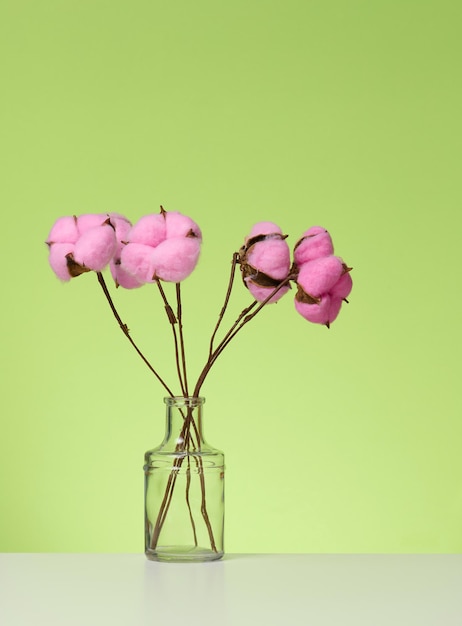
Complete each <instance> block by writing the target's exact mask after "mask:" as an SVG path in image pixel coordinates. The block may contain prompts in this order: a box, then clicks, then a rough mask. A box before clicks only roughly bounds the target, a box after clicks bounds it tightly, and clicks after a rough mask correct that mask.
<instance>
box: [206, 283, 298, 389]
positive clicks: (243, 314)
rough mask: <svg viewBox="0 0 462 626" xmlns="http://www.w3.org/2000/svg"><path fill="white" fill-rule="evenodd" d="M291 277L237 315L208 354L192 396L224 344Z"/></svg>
mask: <svg viewBox="0 0 462 626" xmlns="http://www.w3.org/2000/svg"><path fill="white" fill-rule="evenodd" d="M293 278H294V275H293V274H292V273H290V274H289V275H288V276H287V277H286V278H285V279H284V280H282V281H281V282H280V283H279V284H278V285H277V286H276V287H275V288H274V289H273V291H272V292H271V293H270V294H269V296H268V297H267V298H265V300H263V301H262V302H260V304H259V306H258V307H257V308H256V309H255V311H253V313H250V311H251V310H252V309H253V308H254V307H255V306H256V305H257V304H258V301H257V300H255V301H254V302H253V303H252V304H251V305H250V306H248V307H247V308H245V309H244V310H243V311H241V313H240V315H239V317H238V318H237V320H236V321H235V322H234V324H233V326H231V328H230V330H229V331H228V332H227V333H226V335H225V336H224V338H223V339H222V340H221V342H220V343H219V344H218V346H217V347H216V349H215V350H214V351H213V352H212V353H211V354H210V355H209V358H208V360H207V363H206V364H205V365H204V368H203V369H202V372H201V373H200V375H199V378H198V380H197V383H196V386H195V388H194V396H196V397H197V396H198V395H199V393H200V389H201V387H202V385H203V383H204V380H205V378H206V377H207V375H208V373H209V372H210V370H211V368H212V365H213V364H214V363H215V361H216V360H217V358H218V357H219V356H220V354H221V353H222V352H223V350H224V349H225V348H226V346H227V345H228V344H229V343H230V341H231V340H232V339H233V338H234V337H235V336H236V335H237V333H238V332H239V331H240V330H241V329H242V328H243V327H244V326H245V324H247V323H248V322H250V320H252V319H253V318H254V317H255V316H256V315H257V313H259V312H260V311H261V310H262V309H263V307H264V306H266V305H267V304H268V302H269V301H270V300H271V298H273V296H275V295H276V294H277V293H278V291H279V290H280V289H282V288H283V287H284V286H285V285H287V284H288V283H289V281H291V280H293ZM249 313H250V314H249Z"/></svg>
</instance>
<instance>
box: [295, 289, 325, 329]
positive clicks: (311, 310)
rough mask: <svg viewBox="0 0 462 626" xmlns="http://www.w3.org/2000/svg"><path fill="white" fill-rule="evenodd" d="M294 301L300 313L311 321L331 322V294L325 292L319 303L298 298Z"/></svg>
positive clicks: (314, 322)
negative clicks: (309, 302)
mask: <svg viewBox="0 0 462 626" xmlns="http://www.w3.org/2000/svg"><path fill="white" fill-rule="evenodd" d="M294 303H295V308H296V310H297V311H298V313H300V315H301V316H302V317H304V318H305V319H306V320H308V321H309V322H312V323H313V324H330V321H331V320H330V319H329V317H330V305H331V298H330V296H329V295H327V294H324V295H323V296H322V299H321V301H320V302H319V304H308V303H306V302H300V301H299V300H297V298H295V300H294Z"/></svg>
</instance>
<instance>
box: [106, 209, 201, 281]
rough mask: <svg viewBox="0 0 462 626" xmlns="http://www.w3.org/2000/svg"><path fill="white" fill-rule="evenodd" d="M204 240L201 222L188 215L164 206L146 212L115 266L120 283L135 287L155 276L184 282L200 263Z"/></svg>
mask: <svg viewBox="0 0 462 626" xmlns="http://www.w3.org/2000/svg"><path fill="white" fill-rule="evenodd" d="M201 242H202V233H201V230H200V228H199V226H198V225H197V224H196V222H194V221H193V220H192V219H191V218H190V217H188V216H186V215H183V214H181V213H177V212H169V211H165V210H164V209H161V212H160V213H158V214H150V215H145V216H144V217H142V218H141V219H140V220H138V222H137V223H136V224H135V225H134V226H133V227H132V228H131V229H130V231H129V232H128V234H127V237H126V245H124V247H123V248H122V250H121V253H120V260H118V262H117V264H114V266H113V267H112V268H111V271H112V272H113V276H114V278H115V280H116V284H118V285H120V286H122V287H127V288H128V289H133V288H135V287H139V286H141V285H142V284H145V283H151V282H154V281H155V280H163V281H166V282H181V281H182V280H184V279H185V278H187V277H188V276H189V275H190V274H191V272H192V271H193V270H194V268H195V267H196V264H197V261H198V259H199V254H200V247H201ZM130 277H131V278H132V280H130Z"/></svg>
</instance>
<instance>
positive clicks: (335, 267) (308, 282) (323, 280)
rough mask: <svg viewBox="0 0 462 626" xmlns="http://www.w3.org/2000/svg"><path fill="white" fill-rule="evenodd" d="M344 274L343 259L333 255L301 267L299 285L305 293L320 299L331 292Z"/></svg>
mask: <svg viewBox="0 0 462 626" xmlns="http://www.w3.org/2000/svg"><path fill="white" fill-rule="evenodd" d="M343 273H344V267H343V262H342V259H340V258H339V257H336V256H332V255H331V256H327V257H321V258H319V259H314V261H309V262H308V263H304V264H303V265H302V266H301V267H300V271H299V273H298V278H297V283H298V284H299V285H300V286H301V287H302V289H303V290H304V291H305V293H307V294H309V295H310V296H314V297H319V296H320V295H322V294H324V293H327V292H328V291H330V290H331V288H332V287H333V286H334V285H335V283H336V282H337V281H338V279H339V278H340V276H341V275H342V274H343Z"/></svg>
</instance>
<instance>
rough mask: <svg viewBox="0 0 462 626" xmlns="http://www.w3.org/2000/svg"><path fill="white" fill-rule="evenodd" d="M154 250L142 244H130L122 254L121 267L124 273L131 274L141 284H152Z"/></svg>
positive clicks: (124, 248)
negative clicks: (152, 256) (152, 255)
mask: <svg viewBox="0 0 462 626" xmlns="http://www.w3.org/2000/svg"><path fill="white" fill-rule="evenodd" d="M152 252H153V248H152V247H151V246H146V245H144V244H142V243H128V244H127V245H126V246H124V247H123V248H122V251H121V253H120V265H121V268H122V270H123V271H124V272H126V273H128V274H131V275H132V276H133V277H134V278H136V280H137V281H138V282H139V283H142V284H144V283H152V282H154V280H153V278H152V277H153V274H154V267H153V265H152V262H151V254H152ZM120 284H122V283H120Z"/></svg>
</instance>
